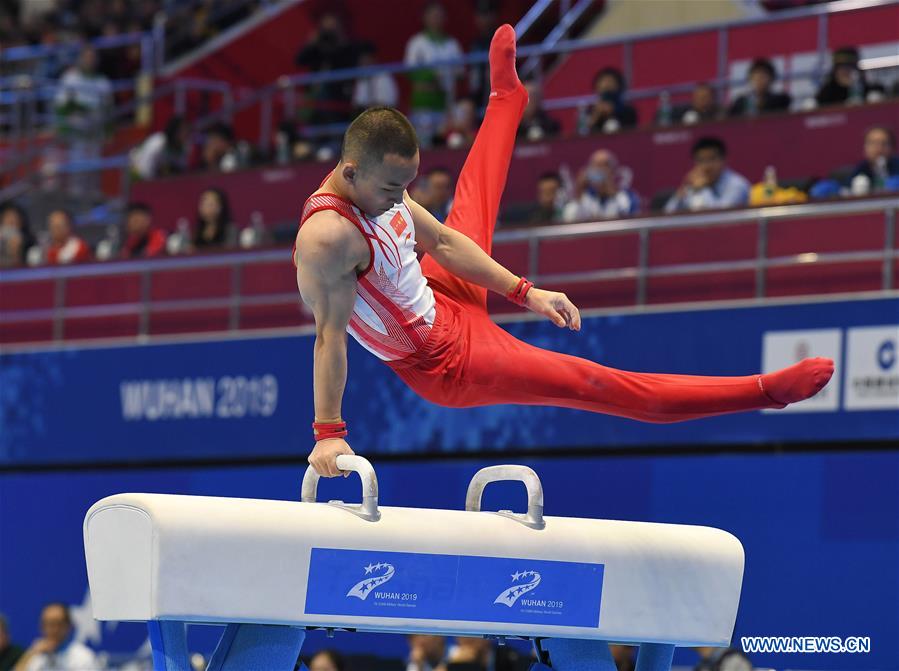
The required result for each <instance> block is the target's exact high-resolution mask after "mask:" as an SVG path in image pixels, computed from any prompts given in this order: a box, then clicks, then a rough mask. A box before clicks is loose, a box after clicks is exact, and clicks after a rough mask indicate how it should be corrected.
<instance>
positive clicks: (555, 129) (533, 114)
mask: <svg viewBox="0 0 899 671" xmlns="http://www.w3.org/2000/svg"><path fill="white" fill-rule="evenodd" d="M525 88H526V89H527V90H528V104H527V105H526V106H525V108H524V113H523V114H522V115H521V124H520V125H519V126H518V134H517V138H518V139H519V140H530V141H531V142H538V141H540V140H543V139H546V138H550V137H553V136H555V135H558V134H559V122H558V121H556V120H555V119H553V118H552V117H551V116H550V115H549V114H547V113H546V110H544V109H543V87H542V86H540V82H538V81H529V82H527V83H526V84H525Z"/></svg>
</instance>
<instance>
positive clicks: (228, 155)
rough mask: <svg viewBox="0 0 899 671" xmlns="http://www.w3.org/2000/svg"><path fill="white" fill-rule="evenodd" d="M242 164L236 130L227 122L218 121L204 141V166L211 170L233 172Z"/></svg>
mask: <svg viewBox="0 0 899 671" xmlns="http://www.w3.org/2000/svg"><path fill="white" fill-rule="evenodd" d="M239 166H240V158H239V156H238V154H237V147H236V146H235V143H234V131H233V130H232V128H231V126H229V125H228V124H226V123H222V122H219V123H216V124H213V125H212V126H210V128H209V130H207V131H206V138H205V139H204V141H203V168H204V169H205V170H208V171H210V172H233V171H235V170H237V168H238V167H239Z"/></svg>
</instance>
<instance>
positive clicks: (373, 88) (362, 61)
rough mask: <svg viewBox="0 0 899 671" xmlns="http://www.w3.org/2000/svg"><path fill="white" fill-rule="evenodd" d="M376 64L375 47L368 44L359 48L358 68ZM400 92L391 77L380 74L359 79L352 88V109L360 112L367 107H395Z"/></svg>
mask: <svg viewBox="0 0 899 671" xmlns="http://www.w3.org/2000/svg"><path fill="white" fill-rule="evenodd" d="M376 64H377V59H376V58H375V45H374V44H372V43H370V42H368V43H366V44H363V45H361V46H360V47H359V66H360V67H370V66H372V65H376ZM399 99H400V92H399V89H398V88H397V86H396V81H395V80H394V79H393V75H391V74H389V73H387V72H381V73H379V74H376V75H370V76H368V77H360V78H359V79H357V80H356V84H355V86H354V87H353V108H354V109H355V110H357V111H362V110H364V109H366V108H367V107H396V105H397V102H398V101H399Z"/></svg>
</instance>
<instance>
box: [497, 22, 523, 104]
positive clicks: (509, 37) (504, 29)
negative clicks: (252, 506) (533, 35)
mask: <svg viewBox="0 0 899 671" xmlns="http://www.w3.org/2000/svg"><path fill="white" fill-rule="evenodd" d="M521 87H522V86H521V81H520V80H519V79H518V73H517V72H516V71H515V29H514V28H512V26H510V25H509V24H508V23H504V24H503V25H501V26H500V27H499V28H497V29H496V32H495V33H494V34H493V39H492V40H491V41H490V97H491V98H493V97H502V96H504V95H506V94H508V93H511V92H513V91H515V90H516V89H519V88H521Z"/></svg>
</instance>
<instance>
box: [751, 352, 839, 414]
mask: <svg viewBox="0 0 899 671" xmlns="http://www.w3.org/2000/svg"><path fill="white" fill-rule="evenodd" d="M832 375H833V361H832V360H831V359H825V358H824V357H820V356H819V357H815V358H813V359H803V360H802V361H800V362H799V363H797V364H793V365H792V366H790V367H788V368H783V369H781V370H778V371H774V372H773V373H766V374H765V375H762V376H761V379H760V383H759V384H760V386H761V387H762V391H764V392H765V395H766V396H768V398H770V399H771V400H772V401H774V402H775V403H796V402H797V401H804V400H805V399H807V398H811V397H812V396H814V395H815V394H817V393H818V392H819V391H821V390H822V389H824V386H825V385H826V384H827V383H828V382H829V381H830V378H831V376H832Z"/></svg>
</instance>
